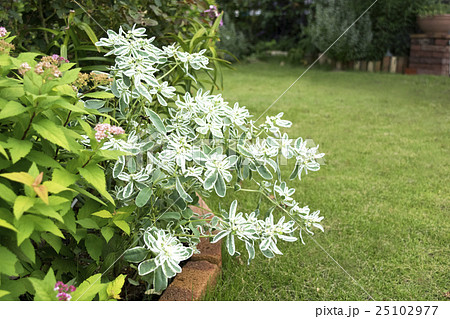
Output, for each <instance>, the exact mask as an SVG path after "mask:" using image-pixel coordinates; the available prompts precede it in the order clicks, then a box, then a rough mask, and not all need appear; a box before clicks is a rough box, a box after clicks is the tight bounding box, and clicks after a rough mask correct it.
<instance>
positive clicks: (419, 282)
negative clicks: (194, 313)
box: [206, 62, 450, 300]
mask: <svg viewBox="0 0 450 319" xmlns="http://www.w3.org/2000/svg"><path fill="white" fill-rule="evenodd" d="M303 70H304V69H303V68H300V67H291V66H284V67H280V66H279V65H278V64H276V63H267V62H257V63H253V64H247V65H241V66H237V70H236V71H226V72H225V90H224V92H223V93H224V96H225V98H226V100H227V101H229V102H230V104H231V103H234V102H235V101H239V102H240V104H241V105H246V106H247V107H248V108H249V109H250V111H251V113H252V114H255V119H256V118H257V117H258V116H259V115H260V114H261V113H262V112H263V111H264V110H265V109H266V108H267V107H268V106H269V105H270V104H271V103H272V102H273V101H274V100H275V99H276V98H277V97H278V96H279V95H280V94H281V93H282V92H283V91H284V90H285V89H286V88H287V87H288V86H289V85H290V84H291V83H292V82H293V81H294V80H295V79H296V78H297V77H298V76H299V75H300V74H301V73H302V72H303ZM281 111H283V112H284V113H285V118H286V119H289V120H291V121H292V122H293V123H294V124H293V126H292V127H291V128H290V129H289V130H288V133H289V135H290V136H291V137H292V138H294V137H297V136H302V137H303V138H311V139H313V140H314V141H315V142H316V143H318V144H320V148H319V150H320V151H321V152H325V153H326V156H325V160H326V164H327V165H325V166H322V168H321V170H320V171H319V172H316V173H314V172H313V173H311V174H308V175H307V176H305V177H304V178H302V181H301V182H300V181H298V180H295V181H292V182H291V183H290V187H295V188H296V193H295V195H294V198H295V199H296V200H297V201H299V202H301V203H302V204H304V205H309V207H310V208H311V210H318V209H320V210H321V215H323V216H325V219H324V220H323V222H322V224H323V225H324V227H325V233H321V232H320V231H317V232H316V235H315V236H314V238H315V239H316V240H317V242H318V243H319V244H320V245H322V246H323V248H324V249H325V250H326V251H327V252H328V253H329V254H330V255H331V256H333V258H335V259H336V260H337V261H338V262H339V263H340V265H341V266H342V267H343V268H344V269H345V270H346V271H348V273H349V274H351V275H352V276H353V277H354V278H355V279H356V280H357V281H358V282H359V284H360V285H361V286H362V287H364V288H365V289H366V290H367V292H368V293H369V294H370V295H371V296H372V297H373V298H374V299H375V300H448V297H445V296H444V294H445V293H446V292H448V291H450V267H449V261H450V246H449V243H450V213H449V194H450V192H449V185H450V181H449V171H450V170H449V165H448V164H449V160H448V159H449V142H450V132H449V128H450V123H449V119H450V79H449V78H444V77H433V76H405V75H395V74H373V73H362V72H361V73H359V72H331V71H321V70H314V69H313V70H311V71H309V72H308V73H307V74H306V75H305V76H304V77H303V78H302V79H301V80H300V81H299V82H298V83H297V84H296V85H295V86H294V87H293V88H292V89H291V90H290V91H289V92H288V93H287V94H286V95H285V96H283V97H282V98H281V99H280V100H279V101H278V103H277V104H275V105H274V106H273V107H272V109H271V110H270V111H269V112H268V114H270V115H275V114H278V112H281ZM264 120H265V116H264V118H262V119H260V121H264ZM291 168H292V164H291V166H289V168H287V169H286V171H289V172H286V174H285V175H286V176H285V178H286V179H287V176H289V175H288V174H289V173H290V169H291ZM248 185H250V183H246V184H245V185H244V186H248ZM229 192H230V193H228V194H227V199H225V200H219V199H218V198H217V197H213V198H210V199H207V201H208V203H209V205H210V207H211V208H212V209H213V210H214V209H218V203H219V202H221V205H223V206H225V207H226V208H228V207H229V205H230V203H231V201H232V200H233V199H234V198H236V199H238V210H239V211H243V212H250V211H252V210H253V209H254V208H255V202H256V197H255V195H254V194H253V193H243V192H237V193H233V192H232V191H229ZM304 237H305V236H304ZM305 242H306V245H305V246H304V245H302V244H301V243H300V242H299V241H297V242H295V243H285V242H282V243H280V244H279V248H280V249H281V251H282V252H283V253H284V255H282V256H277V257H276V258H274V259H271V260H268V259H265V258H264V257H263V256H262V254H261V253H260V252H259V251H258V252H257V257H256V259H255V260H254V261H253V262H252V263H251V264H250V266H247V264H246V260H247V253H246V251H245V249H244V247H243V245H241V246H238V247H239V249H240V251H241V252H242V256H240V257H230V256H229V255H228V253H226V252H225V250H224V260H223V275H222V279H221V281H220V282H219V284H218V286H217V288H216V289H215V290H214V292H213V293H210V294H209V295H208V296H207V297H206V299H207V300H368V296H367V294H366V293H365V292H364V291H363V290H362V289H361V288H360V287H358V285H356V284H355V283H354V282H353V281H352V280H351V279H350V277H349V276H348V275H346V274H345V273H344V272H343V270H342V269H340V268H339V267H338V266H337V265H336V264H335V263H334V262H333V261H332V260H331V259H330V258H329V257H328V256H327V255H326V254H325V253H324V252H323V251H322V250H321V249H320V248H319V247H318V245H317V244H315V243H314V242H313V240H312V239H311V238H305Z"/></svg>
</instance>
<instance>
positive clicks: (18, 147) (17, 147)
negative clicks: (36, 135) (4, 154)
mask: <svg viewBox="0 0 450 319" xmlns="http://www.w3.org/2000/svg"><path fill="white" fill-rule="evenodd" d="M32 147H33V143H31V142H30V141H26V140H18V139H15V138H11V137H10V138H8V144H7V148H8V149H9V153H10V154H11V160H12V162H13V164H14V163H16V162H17V161H19V160H20V159H21V158H23V157H25V156H26V155H27V154H28V153H29V152H30V151H31V148H32Z"/></svg>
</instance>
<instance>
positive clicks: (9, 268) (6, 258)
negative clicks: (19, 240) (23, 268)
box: [0, 246, 18, 276]
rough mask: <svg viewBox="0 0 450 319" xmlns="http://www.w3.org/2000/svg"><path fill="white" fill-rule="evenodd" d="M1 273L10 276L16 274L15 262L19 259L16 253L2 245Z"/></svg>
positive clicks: (0, 254)
mask: <svg viewBox="0 0 450 319" xmlns="http://www.w3.org/2000/svg"><path fill="white" fill-rule="evenodd" d="M0 256H2V258H0V273H3V274H5V275H8V276H16V275H17V272H16V267H15V264H16V262H17V261H18V259H17V257H16V255H14V254H13V253H12V252H11V251H10V250H9V249H8V248H6V247H3V246H0Z"/></svg>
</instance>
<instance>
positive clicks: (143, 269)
mask: <svg viewBox="0 0 450 319" xmlns="http://www.w3.org/2000/svg"><path fill="white" fill-rule="evenodd" d="M157 267H158V265H157V264H156V262H155V259H148V260H145V261H143V262H141V263H140V264H139V266H138V271H139V275H140V276H144V275H147V274H149V273H151V272H153V271H154V270H155V269H156V268H157Z"/></svg>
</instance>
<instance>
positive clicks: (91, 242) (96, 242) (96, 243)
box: [84, 234, 103, 262]
mask: <svg viewBox="0 0 450 319" xmlns="http://www.w3.org/2000/svg"><path fill="white" fill-rule="evenodd" d="M84 245H85V246H86V249H87V252H88V253H89V255H90V256H91V257H92V259H94V260H95V261H97V262H98V261H99V260H100V256H101V255H102V249H103V242H102V239H101V238H99V237H97V236H95V235H93V234H88V235H87V236H86V238H85V240H84Z"/></svg>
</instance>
